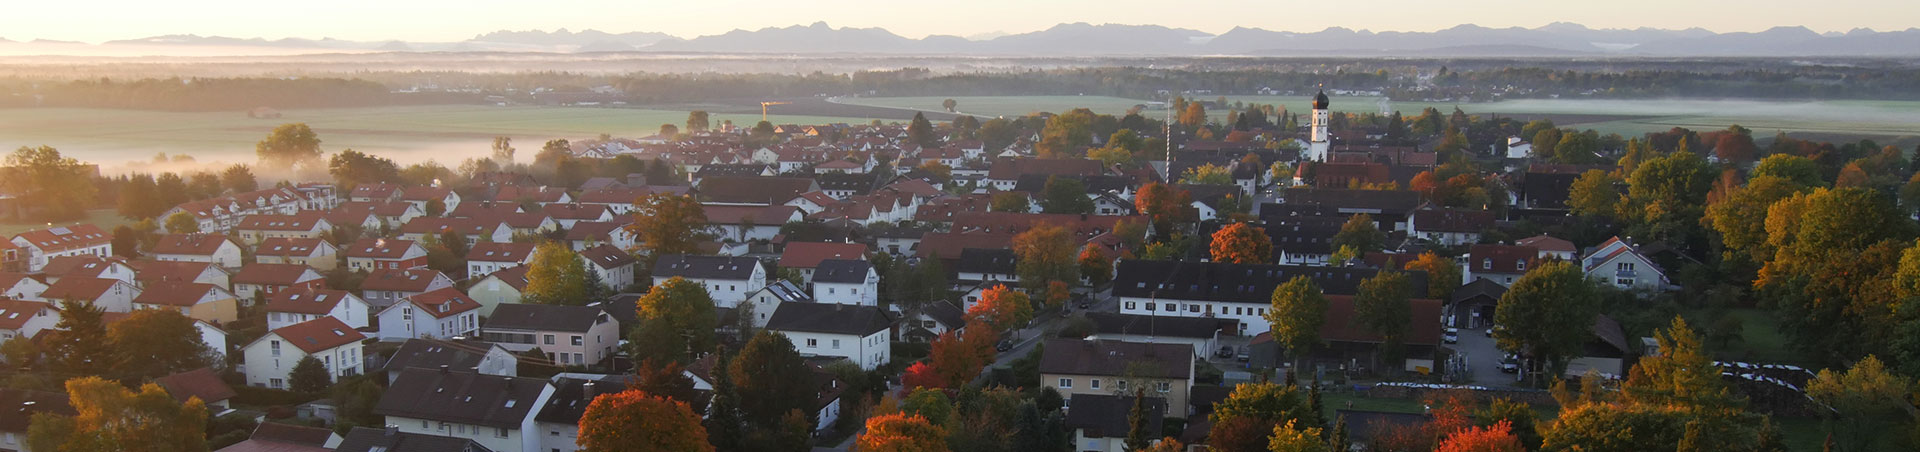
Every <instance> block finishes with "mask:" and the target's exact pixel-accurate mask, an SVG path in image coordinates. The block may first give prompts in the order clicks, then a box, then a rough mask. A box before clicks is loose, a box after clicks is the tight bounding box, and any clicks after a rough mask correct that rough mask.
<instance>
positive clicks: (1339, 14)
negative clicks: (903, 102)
mask: <svg viewBox="0 0 1920 452" xmlns="http://www.w3.org/2000/svg"><path fill="white" fill-rule="evenodd" d="M4 3H5V6H4V7H0V11H3V13H0V37H4V38H8V39H13V40H17V41H18V40H28V39H55V40H71V41H85V42H100V41H106V40H112V39H127V38H136V37H144V36H152V35H161V34H176V33H179V34H186V33H191V34H199V35H221V36H235V37H265V38H282V37H305V38H319V37H334V38H340V39H350V40H379V39H402V40H408V41H458V40H464V39H467V38H469V37H472V36H473V35H475V34H479V33H484V32H488V31H493V30H500V29H514V30H524V29H544V30H551V29H555V28H562V27H565V28H568V29H572V30H575V31H578V30H583V29H588V28H592V29H598V30H602V31H610V32H625V31H660V32H665V33H668V34H672V35H676V36H681V37H693V36H699V35H709V34H719V33H724V32H727V31H729V30H733V29H736V28H741V29H758V28H762V27H768V26H788V25H795V24H808V23H812V22H816V21H826V22H828V23H830V24H832V25H834V26H836V27H848V26H851V27H883V28H886V29H889V30H892V31H893V32H895V33H899V34H901V35H903V36H907V37H913V38H918V37H922V36H925V35H928V34H949V35H959V36H970V35H976V34H983V33H993V32H1007V33H1021V32H1028V31H1035V30H1039V29H1043V28H1046V27H1049V26H1052V25H1054V24H1057V23H1061V22H1089V23H1096V24H1097V23H1123V24H1158V25H1166V26H1171V27H1182V28H1193V29H1198V30H1201V31H1206V32H1212V33H1220V32H1224V31H1226V30H1228V29H1231V28H1233V27H1234V26H1247V27H1257V28H1266V29H1270V30H1281V31H1318V30H1320V29H1323V28H1326V27H1329V26H1341V27H1348V28H1355V29H1361V28H1364V29H1371V30H1375V31H1432V30H1437V29H1442V28H1447V27H1451V26H1454V25H1458V24H1461V23H1475V24H1479V25H1483V26H1489V27H1509V26H1521V27H1529V28H1531V27H1537V26H1540V25H1544V24H1547V23H1551V22H1556V21H1566V22H1577V23H1581V24H1585V25H1587V26H1590V27H1595V28H1635V27H1642V26H1646V27H1656V28H1688V27H1702V28H1706V29H1709V30H1713V31H1719V32H1731V31H1759V30H1764V29H1767V28H1770V27H1773V26H1778V25H1804V26H1807V27H1808V28H1812V29H1813V30H1814V31H1819V32H1827V31H1846V30H1850V29H1853V28H1857V27H1867V28H1873V29H1876V30H1881V31H1889V30H1902V29H1906V28H1909V27H1914V26H1920V1H1914V0H1826V1H1821V2H1817V3H1808V2H1805V1H1790V0H1741V1H1734V0H1605V1H1601V0H1585V1H1578V0H1575V1H1569V0H1547V1H1534V2H1521V1H1514V0H1450V1H1436V0H1383V1H1366V2H1354V1H1343V0H1327V1H1299V0H1261V1H1251V0H1224V1H1198V2H1171V1H1166V0H1153V1H1148V0H965V1H901V0H817V1H807V0H802V1H771V0H665V1H663V0H540V1H527V0H331V1H284V0H175V1H153V0H65V1H60V0H7V1H5V2H4Z"/></svg>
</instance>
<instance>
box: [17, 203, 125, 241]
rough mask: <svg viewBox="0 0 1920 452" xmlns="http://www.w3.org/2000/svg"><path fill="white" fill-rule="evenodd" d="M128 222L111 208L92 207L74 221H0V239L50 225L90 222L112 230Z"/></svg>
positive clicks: (102, 228) (103, 228) (106, 229)
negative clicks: (92, 208) (51, 222)
mask: <svg viewBox="0 0 1920 452" xmlns="http://www.w3.org/2000/svg"><path fill="white" fill-rule="evenodd" d="M128 223H132V222H131V221H127V219H125V218H121V217H120V214H118V213H115V212H114V210H113V209H94V210H89V211H87V217H86V218H84V219H80V220H76V221H67V222H60V223H53V224H52V225H48V224H47V223H44V222H43V223H10V222H0V239H4V238H6V237H13V235H14V234H19V233H22V232H27V231H31V230H35V229H46V228H48V227H52V226H73V225H78V224H92V225H94V226H99V227H100V229H101V230H104V231H108V232H112V231H113V228H114V227H115V226H119V225H123V224H128Z"/></svg>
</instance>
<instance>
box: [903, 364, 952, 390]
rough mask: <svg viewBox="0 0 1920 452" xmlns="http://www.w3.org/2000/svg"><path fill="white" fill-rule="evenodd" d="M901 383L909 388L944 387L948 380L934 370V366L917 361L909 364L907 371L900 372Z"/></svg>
mask: <svg viewBox="0 0 1920 452" xmlns="http://www.w3.org/2000/svg"><path fill="white" fill-rule="evenodd" d="M900 385H901V386H905V387H908V388H944V387H947V382H946V380H945V379H943V378H941V377H940V375H939V374H938V373H936V372H935V371H934V369H933V366H930V365H927V363H924V362H917V363H913V365H911V366H907V371H906V372H905V373H902V374H900Z"/></svg>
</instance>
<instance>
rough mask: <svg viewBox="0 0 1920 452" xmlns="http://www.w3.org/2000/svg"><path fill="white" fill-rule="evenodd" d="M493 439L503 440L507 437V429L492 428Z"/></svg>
mask: <svg viewBox="0 0 1920 452" xmlns="http://www.w3.org/2000/svg"><path fill="white" fill-rule="evenodd" d="M493 437H495V438H505V437H507V429H505V428H501V427H494V428H493Z"/></svg>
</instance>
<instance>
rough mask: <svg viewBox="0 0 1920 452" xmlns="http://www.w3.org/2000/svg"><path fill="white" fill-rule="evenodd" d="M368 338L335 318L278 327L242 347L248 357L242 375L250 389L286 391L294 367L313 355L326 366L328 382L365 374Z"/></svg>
mask: <svg viewBox="0 0 1920 452" xmlns="http://www.w3.org/2000/svg"><path fill="white" fill-rule="evenodd" d="M366 338H367V336H366V335H365V334H360V332H359V331H356V330H354V329H353V328H352V327H349V326H347V324H345V323H341V322H340V320H339V319H335V318H333V317H321V318H317V319H314V320H309V321H305V322H301V323H296V324H293V325H288V326H284V327H280V328H276V329H273V330H270V331H268V332H267V334H266V335H263V336H260V338H259V339H254V340H253V342H250V343H248V344H247V345H246V346H245V347H241V350H242V351H241V353H242V354H243V356H245V357H246V364H245V366H244V367H243V368H242V371H241V372H242V373H244V374H246V377H247V385H249V386H255V387H262V388H272V389H287V388H289V386H290V384H291V380H292V378H291V375H292V373H293V366H294V365H295V364H298V363H299V362H300V360H301V359H302V358H306V357H309V356H311V357H313V358H314V359H315V360H317V361H320V364H321V365H322V366H325V367H326V369H327V377H328V378H329V379H331V380H334V381H338V380H339V379H340V378H341V377H348V376H353V375H359V374H361V373H362V371H363V366H362V364H363V363H362V361H363V359H364V356H365V351H364V350H365V347H364V346H363V345H362V341H363V340H365V339H366Z"/></svg>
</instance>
